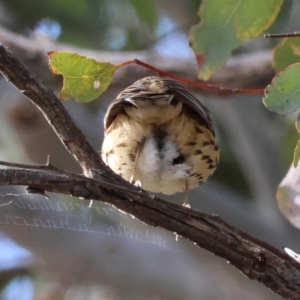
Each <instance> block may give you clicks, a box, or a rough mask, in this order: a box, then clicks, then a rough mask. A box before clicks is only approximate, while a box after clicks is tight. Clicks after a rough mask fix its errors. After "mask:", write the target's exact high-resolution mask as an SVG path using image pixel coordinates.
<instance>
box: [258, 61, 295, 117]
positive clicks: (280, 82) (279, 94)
mask: <svg viewBox="0 0 300 300" xmlns="http://www.w3.org/2000/svg"><path fill="white" fill-rule="evenodd" d="M299 78H300V63H297V64H294V65H291V66H290V67H288V68H287V69H285V70H284V71H282V72H280V73H279V74H278V75H277V76H276V77H274V79H273V81H272V83H271V84H270V85H268V86H267V88H266V90H265V98H264V99H263V102H264V104H265V106H266V107H267V108H268V109H269V110H271V111H273V112H275V113H277V114H280V115H285V114H289V113H292V112H293V111H295V110H296V109H297V108H299V107H300V85H299Z"/></svg>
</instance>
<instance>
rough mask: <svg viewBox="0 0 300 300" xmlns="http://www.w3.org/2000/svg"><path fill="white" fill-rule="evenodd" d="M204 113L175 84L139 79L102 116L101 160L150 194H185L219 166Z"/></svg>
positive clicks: (161, 79)
mask: <svg viewBox="0 0 300 300" xmlns="http://www.w3.org/2000/svg"><path fill="white" fill-rule="evenodd" d="M219 156H220V151H219V146H218V143H217V141H216V136H215V131H214V128H213V124H212V120H211V118H210V116H209V111H208V109H207V108H206V107H205V106H204V105H203V104H202V103H201V102H200V100H198V99H197V98H196V97H194V96H193V95H192V94H191V93H190V92H188V91H187V89H185V88H184V87H183V86H182V85H180V84H179V83H177V81H175V80H173V79H170V78H167V77H160V76H148V77H145V78H142V79H140V80H138V81H136V82H134V83H133V84H132V85H130V86H129V87H127V88H126V89H124V90H123V91H122V92H121V93H120V94H119V95H118V96H117V97H116V99H114V100H113V101H112V102H111V104H110V105H109V107H108V109H107V112H106V114H105V117H104V140H103V144H102V150H101V157H102V160H103V161H104V163H105V164H106V165H108V166H109V167H110V168H111V169H112V170H113V171H114V172H115V173H116V174H118V175H120V176H121V177H123V178H124V179H125V180H127V181H129V182H130V183H132V184H135V185H137V186H139V187H140V188H142V189H144V190H146V191H149V192H151V193H163V194H166V195H172V194H175V193H177V192H185V198H184V201H183V205H184V206H187V207H190V205H189V201H188V191H189V189H191V188H195V187H197V186H199V185H201V184H202V183H204V182H205V181H206V180H207V179H208V177H210V175H212V174H213V172H214V171H215V169H216V167H217V165H218V162H219Z"/></svg>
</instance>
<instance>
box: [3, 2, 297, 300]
mask: <svg viewBox="0 0 300 300" xmlns="http://www.w3.org/2000/svg"><path fill="white" fill-rule="evenodd" d="M200 2H201V1H199V0H189V1H180V0H156V1H155V0H152V1H147V0H124V1H118V0H81V1H72V2H71V1H69V0H60V1H56V0H30V1H29V0H23V1H18V0H1V1H0V26H1V27H0V41H1V42H2V43H3V44H4V45H6V46H8V47H9V48H10V49H11V51H12V52H13V53H14V54H15V55H16V56H17V57H18V58H19V59H20V60H22V61H23V62H24V64H25V65H26V66H27V67H28V68H29V69H30V70H31V71H32V72H33V73H35V74H36V75H37V76H38V77H39V78H40V79H42V80H43V81H44V82H45V83H46V84H47V85H49V86H50V87H51V88H53V90H54V91H55V92H56V93H57V92H58V91H59V90H60V88H61V86H62V80H61V78H60V77H59V76H54V75H52V74H51V73H50V71H49V68H48V66H47V55H46V53H47V52H48V51H51V50H66V51H74V52H78V53H81V54H83V55H86V56H89V57H93V58H96V59H98V60H99V61H109V62H111V63H115V64H117V63H121V62H124V61H126V60H129V59H133V58H138V59H141V60H143V61H145V62H147V63H150V64H153V65H154V66H156V67H158V68H160V69H163V70H165V71H168V72H172V73H174V74H177V75H180V76H183V77H186V78H189V79H194V80H196V78H197V70H196V63H195V59H194V56H193V52H192V50H191V49H190V48H189V45H188V34H189V30H190V28H191V26H193V25H196V24H197V23H199V17H198V16H197V11H198V9H199V6H200ZM216 9H217V8H216ZM299 13H300V3H299V1H292V0H285V1H284V5H283V8H282V11H281V13H280V15H279V17H278V19H277V21H276V22H275V24H274V25H273V26H272V28H271V29H270V30H269V31H268V32H291V31H295V30H297V29H298V28H299V21H298V19H299V18H298V16H299ZM278 42H279V41H278V40H270V39H269V40H267V39H263V38H257V39H255V40H251V41H247V42H245V43H244V44H243V45H242V46H241V47H240V48H239V49H237V50H236V51H234V53H233V56H232V58H231V59H230V60H229V61H228V63H227V64H226V66H224V68H223V69H222V70H220V72H218V73H217V74H216V75H215V76H214V77H213V78H212V79H211V83H213V84H217V85H221V86H230V87H244V88H263V87H265V86H266V85H267V84H268V83H269V82H270V81H271V79H272V77H273V76H274V71H273V70H272V67H271V57H272V53H271V49H272V48H273V47H274V46H276V44H277V43H278ZM151 74H152V73H151V72H149V71H147V70H145V69H142V68H141V67H137V66H130V67H126V68H122V69H121V70H118V71H117V73H116V75H115V76H114V79H113V82H112V84H111V86H110V87H109V89H108V90H107V91H106V92H105V93H104V94H103V95H102V96H101V97H100V98H99V99H97V100H96V101H94V102H92V103H89V104H78V103H76V102H75V101H74V100H72V99H71V100H69V101H68V102H66V103H64V105H65V106H66V108H67V110H68V111H69V112H70V114H71V116H72V117H73V118H74V119H75V121H76V123H77V125H78V126H79V127H80V128H81V129H82V131H83V132H84V133H85V134H86V136H87V138H88V140H89V141H90V143H91V144H92V145H93V146H94V147H95V148H96V149H100V147H101V143H102V139H103V117H104V114H105V111H106V109H107V107H108V105H109V103H110V102H111V101H112V100H113V99H114V97H115V96H116V95H117V94H118V93H119V92H120V91H121V90H122V89H124V88H125V87H126V86H128V85H129V84H131V83H133V82H134V81H135V80H137V79H139V78H141V77H143V76H147V75H151ZM191 91H192V92H193V93H194V94H195V95H196V96H197V97H198V98H199V99H201V100H202V101H203V102H204V103H205V104H206V105H207V106H208V107H209V109H210V111H211V115H212V118H213V120H214V121H215V127H216V131H217V137H218V140H219V144H220V147H221V163H220V165H219V167H218V169H217V171H216V172H215V174H214V175H213V176H212V178H210V179H209V181H208V182H207V183H205V184H204V185H203V186H200V187H199V188H196V189H194V190H192V191H191V192H190V199H191V200H190V202H191V205H192V207H193V208H194V209H196V210H200V211H202V212H208V213H214V214H218V215H219V216H221V217H222V218H223V219H224V220H226V221H227V222H229V223H230V224H232V225H234V226H236V227H237V228H239V229H241V230H244V231H246V232H248V233H250V234H251V235H253V236H255V237H257V238H260V239H262V240H264V241H266V242H267V243H270V244H272V245H274V246H276V247H278V248H282V247H289V248H291V249H293V250H294V251H296V252H300V249H299V242H298V239H299V232H298V230H296V229H295V228H293V227H292V226H291V225H290V224H289V223H288V221H287V220H286V219H285V218H284V216H283V215H282V214H281V213H280V212H279V209H278V207H277V203H276V198H275V194H276V189H277V186H278V184H279V183H280V181H281V180H282V178H283V177H284V175H285V173H286V172H287V170H288V168H289V166H290V164H291V162H292V157H293V149H294V147H295V145H296V142H297V133H296V130H295V129H294V121H293V117H291V118H288V117H282V116H277V115H275V114H273V113H271V112H269V111H268V110H267V109H266V108H265V107H264V105H263V103H262V101H261V99H262V96H251V95H250V96H249V95H239V96H237V95H231V96H227V97H226V98H224V97H223V98H222V97H220V96H217V95H214V94H208V93H205V94H204V93H201V91H199V90H191ZM0 126H1V130H0V159H1V160H6V161H11V162H20V163H31V164H43V163H45V162H46V159H47V156H48V155H50V157H51V162H52V164H54V165H55V166H57V167H59V168H62V169H66V170H70V171H74V172H80V169H79V168H78V166H76V164H75V161H74V160H73V158H72V157H70V155H69V154H68V153H67V151H65V150H64V148H63V146H62V145H61V144H60V142H59V140H58V139H57V138H56V136H55V134H54V133H53V132H52V130H51V128H50V127H49V126H48V124H47V123H46V121H45V120H44V118H43V116H42V114H41V113H40V112H39V111H38V110H37V109H36V108H35V107H33V105H32V104H31V103H30V102H29V100H27V99H26V98H24V97H23V96H22V94H21V93H20V92H19V91H17V90H16V89H15V88H14V87H13V86H12V85H11V84H10V83H8V82H6V81H5V80H4V79H3V78H2V77H1V78H0ZM160 196H162V195H160ZM162 197H163V198H165V199H167V200H169V201H174V202H176V203H182V199H183V195H180V194H178V195H175V196H170V197H166V196H162ZM0 205H1V206H0V295H1V296H0V299H9V300H14V299H18V300H23V299H26V300H27V299H28V300H29V299H43V300H44V299H45V300H46V299H47V300H48V299H49V300H50V299H51V300H52V299H55V300H56V299H57V300H58V299H68V300H69V299H108V300H110V299H112V300H118V299H149V300H150V299H151V300H154V299H155V300H159V299H175V300H176V299H178V300H179V299H191V300H192V299H216V300H217V299H279V297H277V296H276V295H274V294H273V293H272V292H270V291H269V290H267V289H266V288H265V287H264V286H262V285H260V284H259V283H257V282H253V281H250V280H249V279H247V278H245V277H244V276H243V275H242V274H240V273H239V272H238V271H237V270H236V269H234V268H233V267H232V266H230V265H228V264H227V262H226V261H224V260H222V259H220V258H218V257H215V256H213V255H212V254H210V253H208V252H205V251H203V250H201V249H199V248H197V247H196V246H194V245H193V244H192V243H190V242H188V241H186V240H184V239H179V240H178V241H176V240H175V235H174V234H173V233H171V232H166V231H164V230H162V229H160V228H152V227H150V226H147V225H145V224H143V223H141V222H139V221H138V220H135V219H132V218H131V217H130V216H127V215H124V214H122V213H121V212H119V211H117V210H115V209H114V208H112V207H110V206H108V205H105V204H102V203H100V202H99V203H97V202H94V204H93V206H92V207H89V203H88V202H85V201H81V200H79V199H72V198H70V197H67V196H61V195H56V194H49V200H47V199H46V198H44V197H43V196H41V195H27V194H26V193H25V190H24V189H23V188H11V187H0Z"/></svg>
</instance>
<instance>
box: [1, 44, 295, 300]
mask: <svg viewBox="0 0 300 300" xmlns="http://www.w3.org/2000/svg"><path fill="white" fill-rule="evenodd" d="M0 71H1V72H2V73H3V74H4V75H5V76H6V77H7V78H8V79H9V80H10V81H11V82H12V83H13V84H14V85H15V86H16V87H17V88H19V89H20V90H21V92H23V93H24V94H25V95H26V96H27V97H28V98H30V100H31V101H32V102H33V103H34V104H36V105H37V106H38V107H39V108H40V110H41V111H42V112H43V114H44V115H45V117H46V118H47V120H48V121H49V123H50V124H51V126H52V127H53V128H54V130H55V131H56V133H57V134H58V136H59V138H60V139H61V140H62V142H63V144H64V145H65V147H66V148H67V149H68V150H69V151H70V152H71V153H72V154H73V156H74V157H75V158H76V160H77V162H78V163H79V164H80V166H81V167H82V168H83V170H84V172H85V175H86V176H94V174H95V173H94V172H93V170H94V169H99V170H101V172H100V176H96V178H95V179H94V178H89V177H85V176H81V175H77V174H72V173H69V172H66V171H60V170H59V169H57V168H54V167H53V166H51V165H49V164H48V165H46V166H26V165H18V164H13V165H12V164H11V163H3V162H2V165H6V166H13V167H15V168H19V167H22V168H23V169H21V170H18V169H17V170H16V169H2V170H0V185H2V186H3V185H24V186H30V187H33V188H38V189H42V190H46V191H49V192H56V193H63V194H71V195H72V196H75V197H80V198H84V199H93V200H99V201H103V202H106V203H109V204H111V205H114V206H116V207H117V208H119V209H121V210H122V211H124V212H126V213H129V214H131V215H134V216H135V217H137V218H138V219H140V220H141V221H143V222H145V223H147V224H149V225H152V226H160V227H162V228H165V229H167V230H170V231H172V232H176V233H177V234H178V235H180V236H182V237H184V238H187V239H189V240H191V241H193V242H194V243H195V244H196V245H198V246H200V247H201V248H204V249H206V250H208V251H210V252H212V253H214V254H215V255H218V256H220V257H223V258H224V259H226V260H227V261H229V262H230V263H231V264H232V265H234V266H235V267H236V268H237V269H239V270H240V271H241V272H242V273H243V274H245V275H246V276H247V277H248V278H251V279H254V280H257V281H259V282H261V283H262V284H264V285H265V286H267V287H268V288H270V289H272V290H273V291H274V292H275V293H277V294H279V295H281V296H282V297H284V298H285V299H299V297H300V282H299V278H300V265H299V263H297V262H296V261H295V260H292V259H291V258H290V257H289V256H288V255H286V254H285V253H284V252H282V251H280V250H278V249H276V248H274V247H273V246H271V245H268V244H267V243H264V242H262V241H259V240H258V239H256V238H254V237H252V236H250V235H248V234H247V233H244V232H242V231H240V230H238V229H236V228H234V227H232V226H230V225H229V224H227V223H226V222H224V221H223V220H221V219H220V218H219V217H217V216H210V215H207V214H203V213H200V212H196V211H193V210H190V209H187V208H184V207H182V206H178V205H176V204H173V203H170V202H167V201H164V200H162V199H159V198H156V197H153V196H152V195H150V194H148V193H146V192H144V191H139V190H138V189H137V188H136V187H134V186H131V185H129V184H128V183H127V182H125V181H119V182H117V181H116V180H117V176H116V175H113V174H111V173H110V171H109V170H108V168H106V167H105V166H104V163H103V162H102V161H101V160H100V158H99V157H98V154H97V153H96V152H95V151H94V149H93V148H92V147H91V146H90V145H89V144H88V142H87V141H86V139H85V137H84V136H83V134H82V133H81V131H80V130H79V129H78V128H77V127H76V125H75V124H74V122H73V121H72V119H71V118H70V116H69V115H68V113H67V112H66V111H65V109H64V107H63V106H62V105H61V103H60V102H59V100H58V99H57V97H56V96H55V95H54V94H53V93H52V91H51V90H49V89H48V88H47V87H46V86H45V85H43V84H42V83H41V82H40V81H38V80H37V79H36V78H35V77H34V76H33V75H32V74H30V73H29V72H28V71H27V70H26V68H25V67H24V66H23V65H22V64H21V63H20V62H18V60H16V59H15V58H14V57H13V56H12V55H11V54H10V53H9V52H7V50H6V49H5V48H4V47H3V46H0ZM101 168H102V169H101ZM111 178H113V180H111Z"/></svg>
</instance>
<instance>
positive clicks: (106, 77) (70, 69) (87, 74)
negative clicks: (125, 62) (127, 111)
mask: <svg viewBox="0 0 300 300" xmlns="http://www.w3.org/2000/svg"><path fill="white" fill-rule="evenodd" d="M48 56H49V65H50V69H51V71H52V72H53V73H54V74H61V75H62V76H63V78H64V83H63V88H62V90H61V91H60V93H59V98H60V99H61V100H67V99H69V98H70V97H74V98H75V99H76V101H78V102H90V101H92V100H94V99H96V98H97V97H99V96H100V95H101V94H102V93H103V92H104V91H105V90H106V89H107V87H108V86H109V84H110V81H111V79H112V76H113V74H114V72H115V71H116V69H117V68H118V66H115V65H112V64H110V63H107V62H97V61H96V60H94V59H91V58H86V57H85V56H81V55H79V54H76V53H71V52H58V51H52V52H49V53H48Z"/></svg>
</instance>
